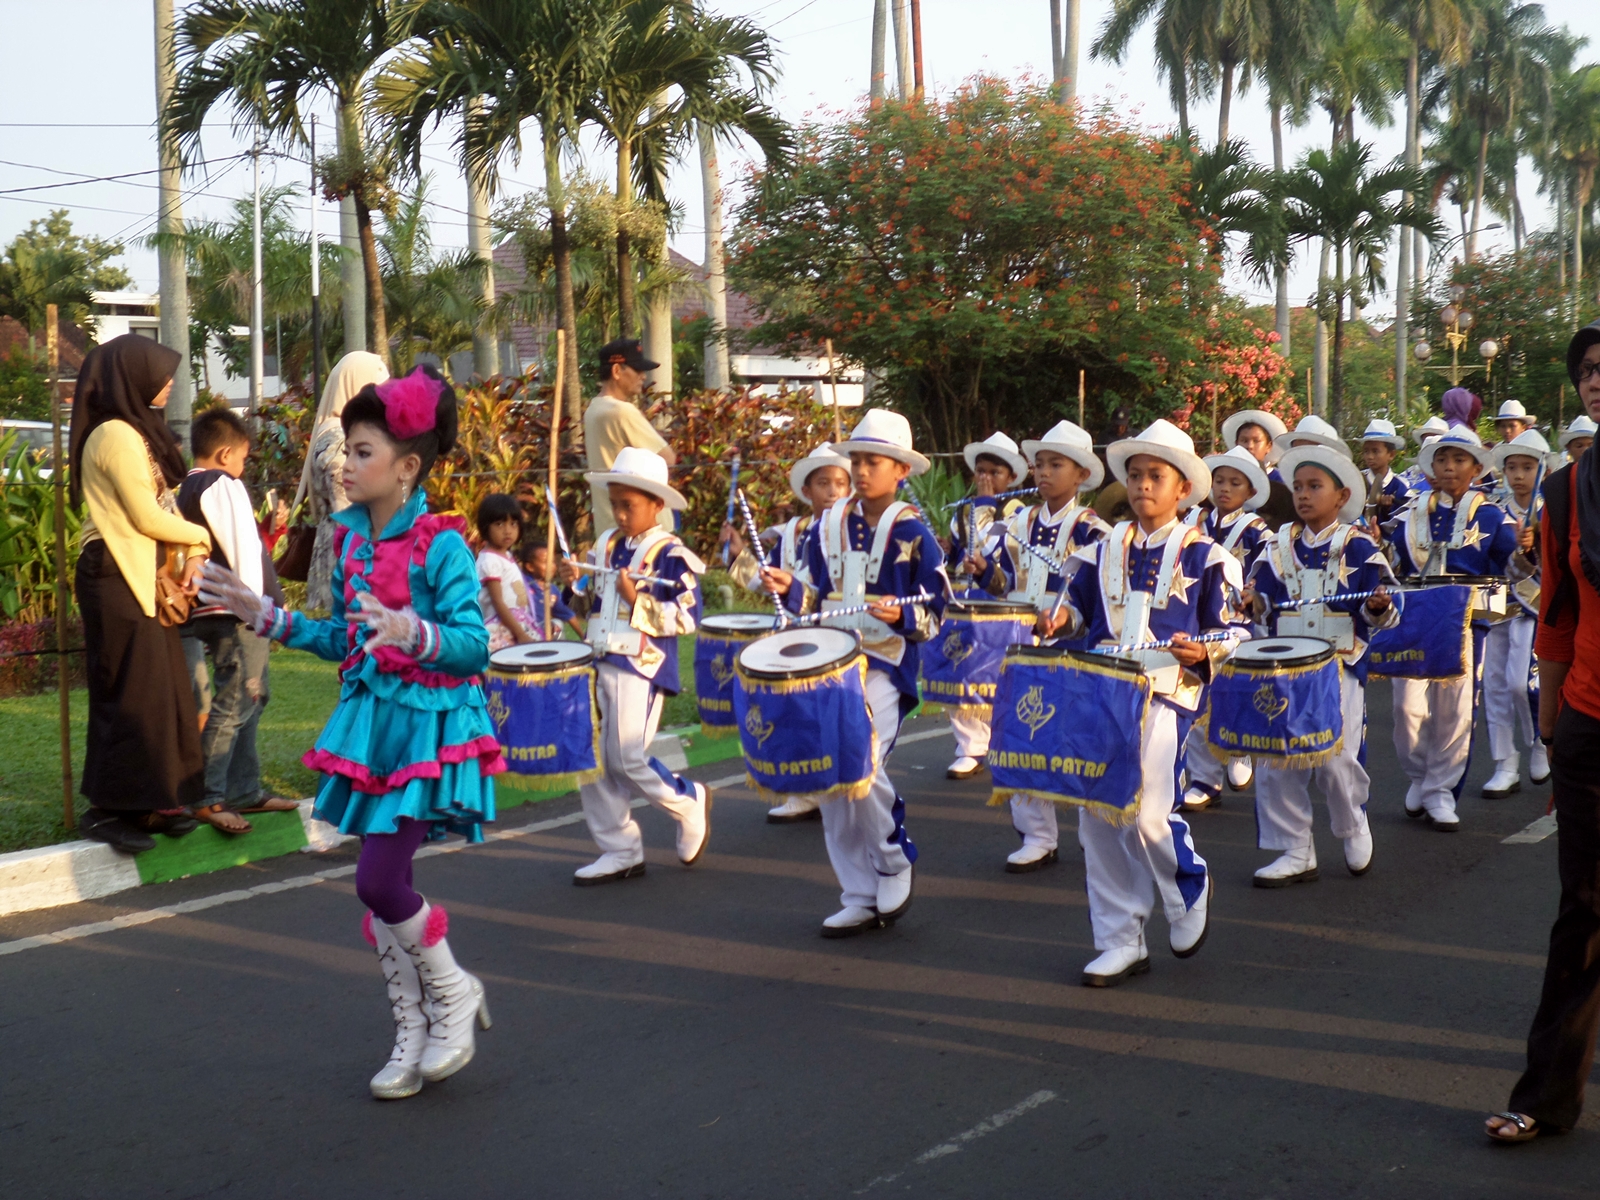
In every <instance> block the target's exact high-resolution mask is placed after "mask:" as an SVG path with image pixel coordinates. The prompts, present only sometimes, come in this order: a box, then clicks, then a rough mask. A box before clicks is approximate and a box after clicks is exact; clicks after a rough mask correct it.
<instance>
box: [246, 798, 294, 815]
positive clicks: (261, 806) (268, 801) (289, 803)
mask: <svg viewBox="0 0 1600 1200" xmlns="http://www.w3.org/2000/svg"><path fill="white" fill-rule="evenodd" d="M299 808H300V804H299V802H298V801H295V800H286V799H284V798H283V797H282V796H267V797H264V798H263V799H261V800H258V801H256V802H255V803H254V804H252V805H250V806H249V807H247V808H241V809H239V811H240V812H242V813H263V812H295V811H297V810H298V809H299Z"/></svg>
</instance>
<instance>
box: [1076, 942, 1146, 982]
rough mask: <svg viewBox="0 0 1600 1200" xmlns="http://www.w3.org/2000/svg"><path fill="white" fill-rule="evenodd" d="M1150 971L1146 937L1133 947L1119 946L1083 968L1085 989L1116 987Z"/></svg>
mask: <svg viewBox="0 0 1600 1200" xmlns="http://www.w3.org/2000/svg"><path fill="white" fill-rule="evenodd" d="M1149 970H1150V952H1149V951H1148V950H1146V949H1145V948H1144V936H1143V935H1142V934H1141V935H1140V937H1139V940H1138V941H1137V942H1135V943H1134V944H1133V945H1131V946H1117V947H1116V948H1114V949H1111V950H1107V951H1105V953H1103V954H1101V955H1100V956H1099V957H1098V958H1096V959H1095V960H1094V961H1093V962H1091V963H1089V964H1088V965H1087V966H1086V967H1084V968H1083V986H1084V987H1102V988H1103V987H1116V986H1117V984H1119V983H1121V982H1122V981H1123V980H1124V979H1129V978H1132V977H1133V976H1135V975H1143V974H1145V973H1146V972H1147V971H1149Z"/></svg>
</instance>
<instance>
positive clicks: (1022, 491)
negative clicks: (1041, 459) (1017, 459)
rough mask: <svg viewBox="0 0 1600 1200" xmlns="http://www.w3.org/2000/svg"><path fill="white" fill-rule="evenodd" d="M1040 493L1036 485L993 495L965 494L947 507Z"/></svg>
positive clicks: (965, 505) (960, 506) (946, 506)
mask: <svg viewBox="0 0 1600 1200" xmlns="http://www.w3.org/2000/svg"><path fill="white" fill-rule="evenodd" d="M1038 494H1039V489H1038V488H1036V487H1030V488H1017V489H1016V490H1015V491H1010V492H996V493H995V494H994V495H992V496H965V497H963V498H962V499H960V500H957V501H955V502H954V503H953V504H946V505H945V508H947V509H950V508H965V507H967V505H969V504H976V503H977V502H978V501H979V500H1010V499H1012V498H1013V497H1015V496H1036V495H1038Z"/></svg>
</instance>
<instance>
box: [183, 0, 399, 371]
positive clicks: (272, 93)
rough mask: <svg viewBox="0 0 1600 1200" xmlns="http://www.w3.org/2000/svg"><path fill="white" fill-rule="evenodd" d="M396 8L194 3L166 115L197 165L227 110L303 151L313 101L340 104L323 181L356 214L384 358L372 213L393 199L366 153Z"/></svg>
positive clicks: (235, 0)
mask: <svg viewBox="0 0 1600 1200" xmlns="http://www.w3.org/2000/svg"><path fill="white" fill-rule="evenodd" d="M390 8H391V4H390V0H195V3H193V4H190V5H188V6H187V7H186V8H185V9H184V10H183V16H182V18H181V20H180V21H179V24H178V29H177V39H176V40H177V55H178V82H177V86H176V88H175V89H174V90H173V93H172V97H171V100H170V102H169V103H168V106H167V109H166V111H165V112H164V113H163V114H162V120H163V121H164V122H165V127H166V128H167V129H168V130H169V131H171V132H174V133H176V134H177V136H178V138H179V144H180V147H181V149H182V151H183V154H184V157H185V159H186V160H188V161H192V160H193V157H194V155H195V154H196V153H197V152H198V150H199V148H200V131H201V128H202V126H203V124H204V122H205V119H206V117H207V115H209V113H210V112H211V110H212V108H213V107H214V106H216V105H217V104H219V103H223V102H226V103H227V104H228V105H229V106H230V107H231V108H232V109H233V113H234V119H235V125H236V127H245V128H251V129H255V130H259V131H261V132H263V133H265V134H266V135H267V136H268V137H269V138H271V139H273V140H276V141H277V142H279V143H280V144H282V145H285V146H290V147H299V146H304V145H306V144H307V138H306V122H305V117H306V115H307V114H306V109H307V106H308V104H309V103H310V101H311V99H312V97H313V96H314V95H316V94H317V93H322V94H325V95H328V96H331V97H332V98H333V100H334V103H335V105H336V106H337V109H338V123H337V130H338V151H337V153H336V154H335V155H334V156H333V157H332V158H331V159H330V160H329V161H328V163H327V164H325V167H324V168H322V169H319V171H318V174H319V177H321V178H323V179H325V180H326V181H327V182H328V184H329V186H330V190H331V191H333V192H334V193H335V194H336V195H338V196H339V198H340V199H341V200H343V199H344V198H346V197H348V198H349V199H350V200H351V201H352V203H353V205H354V208H355V217H356V228H357V233H358V236H359V239H360V245H361V265H362V271H363V274H364V276H365V281H366V301H367V303H366V306H365V307H366V313H367V316H368V318H369V322H370V326H371V330H372V345H373V346H374V347H376V348H377V349H378V352H379V353H384V352H386V350H387V347H388V330H387V328H386V326H385V321H384V308H383V280H382V277H381V274H380V271H379V265H378V247H377V243H376V241H375V240H374V237H373V232H372V210H373V209H374V208H378V209H382V208H384V207H386V206H387V204H388V203H389V199H390V197H389V193H388V188H387V181H386V174H387V172H386V170H385V164H384V162H383V160H382V157H381V156H378V155H373V154H371V153H369V152H368V151H367V150H366V149H365V135H366V132H367V131H366V130H365V128H364V124H363V120H362V102H363V99H364V97H365V93H366V88H367V85H368V82H369V80H370V78H371V76H372V73H373V71H374V70H375V69H376V67H377V65H378V64H379V62H380V61H381V60H382V59H383V58H384V57H385V56H386V55H387V54H389V53H390V52H391V51H392V50H393V49H394V47H395V42H394V37H395V34H396V29H395V27H394V25H393V24H392V22H391V20H390V16H391V14H390ZM354 282H355V281H351V280H347V281H346V289H345V290H346V295H347V297H348V296H351V295H353V294H355V293H357V292H358V290H359V288H358V287H356V286H352V284H353V283H354ZM345 316H346V324H347V326H350V327H351V328H348V329H347V335H359V334H364V333H365V330H360V329H359V327H358V326H357V324H356V322H355V321H354V320H353V316H354V313H353V310H352V306H348V304H347V307H346V309H345ZM351 342H352V338H351V337H350V336H347V338H346V343H347V345H349V344H351Z"/></svg>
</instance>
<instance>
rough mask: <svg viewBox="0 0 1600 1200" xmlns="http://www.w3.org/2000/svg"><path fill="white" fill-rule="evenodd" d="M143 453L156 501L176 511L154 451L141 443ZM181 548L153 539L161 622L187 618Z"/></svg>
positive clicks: (188, 605)
mask: <svg viewBox="0 0 1600 1200" xmlns="http://www.w3.org/2000/svg"><path fill="white" fill-rule="evenodd" d="M145 457H146V458H147V459H148V460H149V462H150V478H151V480H152V481H153V482H154V484H155V489H156V503H157V504H159V505H161V507H162V508H164V509H166V510H167V511H168V512H169V513H172V514H173V515H174V516H176V515H177V512H178V505H177V501H176V500H175V499H174V497H173V495H172V491H171V489H169V488H168V487H167V481H166V479H165V477H163V476H162V474H161V468H159V467H158V466H156V459H155V455H154V454H152V453H151V452H150V446H149V443H146V444H145ZM183 559H184V551H183V548H182V547H180V546H177V545H174V544H173V543H171V542H157V543H156V620H158V621H160V622H161V623H162V624H163V625H166V626H169V627H170V626H173V625H182V624H183V623H184V622H185V621H187V620H188V619H189V610H190V609H192V608H193V607H194V601H193V600H191V599H190V598H189V596H188V595H187V593H185V592H184V590H183V585H182V583H180V582H179V581H180V580H181V579H182V578H183Z"/></svg>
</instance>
